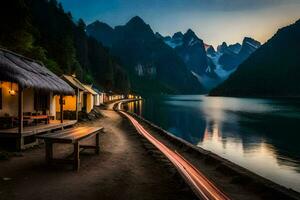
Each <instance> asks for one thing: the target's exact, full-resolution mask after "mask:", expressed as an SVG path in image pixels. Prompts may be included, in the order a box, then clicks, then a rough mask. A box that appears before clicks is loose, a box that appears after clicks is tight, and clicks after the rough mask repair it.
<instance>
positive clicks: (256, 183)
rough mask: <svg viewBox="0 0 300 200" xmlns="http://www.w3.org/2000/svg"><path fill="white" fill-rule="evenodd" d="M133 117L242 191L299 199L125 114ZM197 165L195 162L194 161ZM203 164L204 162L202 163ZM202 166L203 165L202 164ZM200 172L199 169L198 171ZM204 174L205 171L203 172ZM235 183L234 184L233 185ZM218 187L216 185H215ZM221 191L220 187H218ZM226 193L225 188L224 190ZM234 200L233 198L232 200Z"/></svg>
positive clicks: (289, 192) (291, 193)
mask: <svg viewBox="0 0 300 200" xmlns="http://www.w3.org/2000/svg"><path fill="white" fill-rule="evenodd" d="M139 100H140V99H138V100H124V101H121V103H122V104H123V103H129V102H132V101H139ZM126 113H128V114H130V115H131V116H133V117H134V118H135V119H137V120H138V121H140V122H141V123H142V124H144V125H145V126H147V127H148V130H150V131H151V132H155V133H156V136H157V137H160V139H161V140H163V141H164V143H171V144H169V145H170V146H172V147H173V148H176V149H177V148H179V149H177V150H179V151H182V152H183V154H185V155H186V156H187V157H189V158H190V159H191V160H197V159H199V160H203V159H204V160H205V159H206V160H209V162H210V163H212V164H213V165H215V167H216V168H218V170H217V171H219V173H220V174H221V175H222V176H232V177H233V179H234V180H232V181H231V182H232V185H237V184H240V185H241V184H243V185H246V186H244V189H246V190H248V191H251V192H255V193H260V194H261V195H262V196H264V198H263V199H269V198H270V199H274V198H280V199H283V198H284V199H300V193H298V192H297V191H295V190H293V189H289V188H286V187H284V186H282V185H279V184H277V183H275V182H273V181H271V180H269V179H266V178H264V177H262V176H260V175H257V174H255V173H254V172H252V171H250V170H248V169H246V168H243V167H241V166H239V165H237V164H235V163H233V162H231V161H229V160H227V159H225V158H222V157H221V156H218V155H217V154H215V153H213V152H211V151H207V150H205V149H203V148H201V147H197V146H194V145H192V144H190V143H188V142H186V141H185V140H183V139H181V138H178V137H176V136H174V135H173V134H171V133H169V132H167V131H166V130H164V129H162V128H161V127H159V126H157V125H155V124H153V123H152V122H150V121H148V120H146V119H144V118H143V117H141V116H139V115H137V114H135V113H131V112H127V111H126ZM194 162H195V163H197V161H194ZM204 163H205V162H204ZM202 164H203V163H202ZM200 171H201V169H200ZM203 173H204V174H206V173H205V171H203ZM234 182H236V183H234ZM216 184H217V185H218V183H216ZM220 188H221V189H224V188H222V186H221V187H220ZM224 191H226V188H225V190H224ZM233 199H234V198H233Z"/></svg>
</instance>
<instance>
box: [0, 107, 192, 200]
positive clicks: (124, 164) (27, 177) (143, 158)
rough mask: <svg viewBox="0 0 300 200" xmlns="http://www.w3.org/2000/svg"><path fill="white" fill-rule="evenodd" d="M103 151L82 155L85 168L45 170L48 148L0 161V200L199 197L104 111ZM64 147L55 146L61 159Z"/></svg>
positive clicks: (114, 116)
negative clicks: (45, 155)
mask: <svg viewBox="0 0 300 200" xmlns="http://www.w3.org/2000/svg"><path fill="white" fill-rule="evenodd" d="M103 114H104V115H105V117H104V118H102V119H101V120H98V121H95V122H93V123H89V124H88V125H90V126H103V127H104V128H105V130H106V132H105V133H104V134H103V135H102V136H101V147H102V149H101V153H100V156H96V155H94V154H93V153H91V152H83V153H82V155H81V168H80V171H79V172H73V171H71V170H70V168H68V167H64V166H56V167H47V166H46V165H45V162H44V148H43V146H42V147H40V148H35V149H31V150H27V151H25V152H23V156H22V157H13V158H11V159H10V160H8V161H0V200H13V199H18V200H21V199H31V200H35V199H36V200H40V199H43V200H44V199H46V200H47V199H56V200H60V199H72V200H74V199H113V200H114V199H122V200H124V199H125V200H126V199H195V198H196V197H195V196H194V195H193V193H192V192H191V191H190V190H189V189H188V188H187V187H186V186H185V185H184V184H183V183H182V182H180V180H179V179H178V178H176V176H175V177H174V175H172V173H170V171H169V169H168V167H165V165H163V164H162V163H161V162H159V161H157V160H156V159H154V158H153V157H152V156H151V155H149V153H147V151H146V149H145V148H144V146H143V143H142V142H141V140H140V138H139V136H137V134H136V133H135V130H134V129H132V128H131V126H130V125H129V124H128V122H127V121H125V120H124V119H123V118H121V117H120V115H119V114H117V113H116V112H114V111H112V110H106V111H103ZM66 149H68V150H70V148H69V147H67V146H66V145H59V146H55V152H56V153H57V154H56V155H59V156H62V155H63V154H65V152H66Z"/></svg>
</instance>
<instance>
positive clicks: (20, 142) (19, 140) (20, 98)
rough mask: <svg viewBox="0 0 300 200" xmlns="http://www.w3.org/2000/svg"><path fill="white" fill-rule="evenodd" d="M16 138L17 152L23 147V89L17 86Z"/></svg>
mask: <svg viewBox="0 0 300 200" xmlns="http://www.w3.org/2000/svg"><path fill="white" fill-rule="evenodd" d="M18 90H19V91H18V122H19V126H18V134H19V136H18V138H17V144H16V146H17V150H18V151H20V150H21V149H22V146H23V136H22V133H23V88H22V87H20V86H19V88H18Z"/></svg>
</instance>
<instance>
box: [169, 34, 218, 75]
mask: <svg viewBox="0 0 300 200" xmlns="http://www.w3.org/2000/svg"><path fill="white" fill-rule="evenodd" d="M164 42H165V43H166V44H168V45H169V46H170V47H172V48H174V50H175V51H176V52H177V54H178V55H179V56H180V57H181V59H182V60H183V61H184V63H185V64H186V66H187V68H188V70H190V71H192V72H193V73H195V74H197V75H198V76H202V75H208V76H213V75H214V74H213V70H210V69H209V68H208V64H207V56H206V51H205V46H204V43H203V40H201V39H199V38H198V37H197V36H196V34H195V33H194V32H193V31H192V30H191V29H189V30H188V31H187V32H186V33H185V34H182V33H181V32H177V33H175V34H174V35H173V36H172V37H166V38H164Z"/></svg>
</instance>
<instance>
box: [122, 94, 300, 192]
mask: <svg viewBox="0 0 300 200" xmlns="http://www.w3.org/2000/svg"><path fill="white" fill-rule="evenodd" d="M127 109H129V110H130V111H132V112H135V113H137V114H139V115H142V116H143V117H144V118H146V119H148V120H150V121H152V122H153V123H154V124H156V125H158V126H160V127H162V128H164V129H165V130H167V131H169V132H171V133H172V134H174V135H176V136H178V137H180V138H183V139H184V140H186V141H188V142H190V143H192V144H194V145H196V146H199V147H202V148H204V149H206V150H209V151H212V152H214V153H216V154H218V155H220V156H222V157H224V158H226V159H228V160H230V161H232V162H234V163H236V164H238V165H240V166H243V167H245V168H247V169H249V170H251V171H253V172H255V173H257V174H259V175H261V176H263V177H265V178H268V179H270V180H272V181H274V182H276V183H278V184H281V185H284V186H286V187H288V188H292V189H294V190H296V191H298V192H300V100H298V101H297V100H269V99H246V98H223V97H206V96H201V95H189V96H187V95H184V96H163V97H161V96H160V97H158V96H157V97H150V98H145V100H144V101H140V102H134V103H133V102H132V103H129V104H128V106H127Z"/></svg>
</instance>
